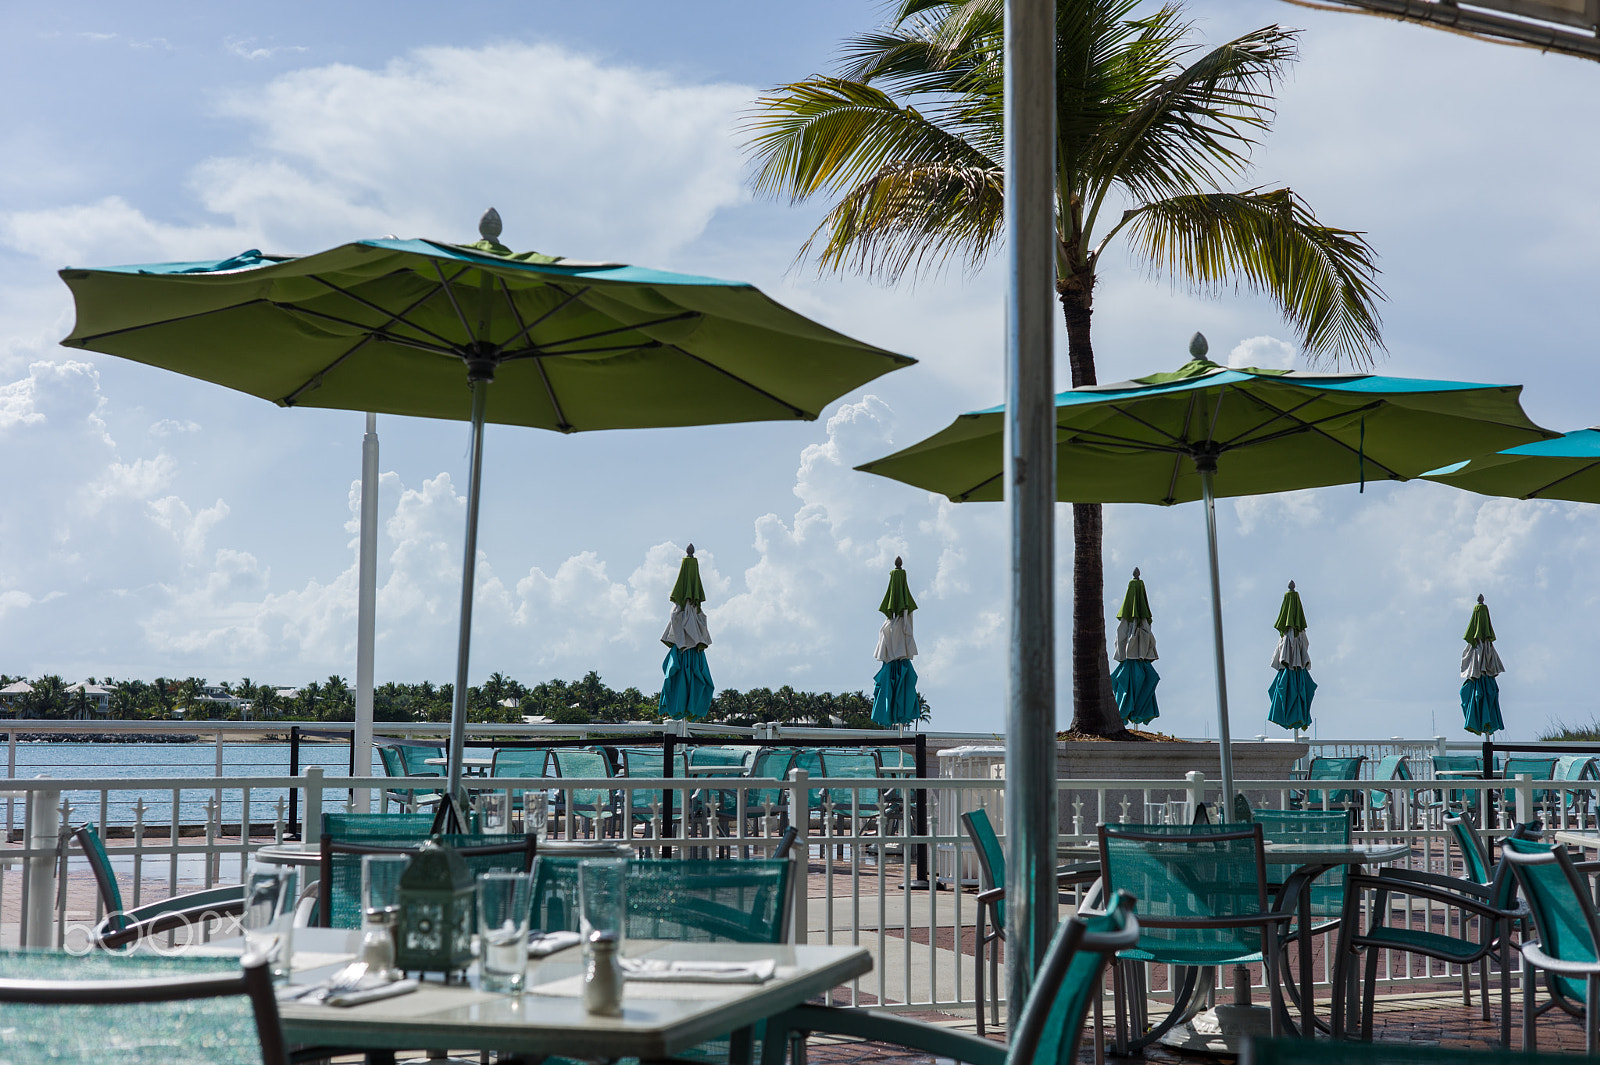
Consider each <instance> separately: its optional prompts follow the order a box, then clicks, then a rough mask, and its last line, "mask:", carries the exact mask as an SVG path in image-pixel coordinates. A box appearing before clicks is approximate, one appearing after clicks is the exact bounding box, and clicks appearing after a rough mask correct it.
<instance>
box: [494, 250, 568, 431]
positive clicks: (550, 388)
mask: <svg viewBox="0 0 1600 1065" xmlns="http://www.w3.org/2000/svg"><path fill="white" fill-rule="evenodd" d="M498 280H499V282H500V291H501V292H503V293H505V297H506V304H507V306H509V307H510V308H511V316H512V317H513V318H515V319H516V320H517V325H519V326H521V328H520V329H519V330H518V331H517V332H516V333H515V334H513V336H512V337H511V339H512V340H517V339H520V338H523V337H526V336H527V335H528V331H529V330H531V329H533V328H534V327H536V326H537V325H538V324H539V323H540V322H543V321H545V320H546V319H548V318H549V317H550V316H551V315H552V314H555V313H556V312H557V311H559V310H560V309H561V308H563V307H565V306H566V305H567V304H569V303H571V302H572V301H573V300H575V299H577V298H578V297H579V296H581V295H583V294H584V293H585V292H588V291H589V289H588V287H584V288H580V289H578V291H576V292H572V293H568V294H567V298H566V299H564V300H562V301H561V302H560V303H558V304H556V305H555V306H554V307H552V308H550V309H549V310H548V311H546V312H545V313H544V314H541V315H540V316H539V317H538V318H536V319H535V320H534V321H532V322H529V323H524V322H523V321H522V309H521V308H520V307H518V306H517V301H516V300H514V299H512V298H511V286H509V285H507V284H506V282H505V278H499V279H498ZM551 287H552V288H555V286H554V285H552V286H551ZM556 291H557V292H559V291H561V290H560V289H556ZM533 365H534V368H535V369H537V370H538V371H539V380H540V381H541V382H542V383H543V384H544V392H545V395H546V396H548V397H549V399H550V409H551V411H553V412H554V413H555V416H556V428H557V429H559V430H561V431H562V432H563V433H567V432H571V431H572V429H573V425H572V423H571V422H569V421H567V414H566V411H564V410H562V409H561V401H560V400H559V399H557V398H556V388H555V385H553V384H552V383H551V382H550V375H549V374H548V373H546V372H545V368H544V363H542V362H540V361H539V360H537V359H535V360H534V363H533Z"/></svg>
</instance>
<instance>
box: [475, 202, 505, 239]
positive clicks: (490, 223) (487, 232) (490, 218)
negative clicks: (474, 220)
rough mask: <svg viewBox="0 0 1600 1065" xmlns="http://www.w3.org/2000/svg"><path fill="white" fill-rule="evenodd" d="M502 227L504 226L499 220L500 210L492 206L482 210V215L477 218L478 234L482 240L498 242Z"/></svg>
mask: <svg viewBox="0 0 1600 1065" xmlns="http://www.w3.org/2000/svg"><path fill="white" fill-rule="evenodd" d="M503 229H504V226H503V224H502V223H501V221H500V212H499V211H496V210H495V209H494V208H493V207H491V208H489V209H488V210H487V211H485V212H483V217H482V218H480V219H478V236H480V237H482V238H483V239H484V240H491V241H494V242H496V243H499V241H500V233H501V231H502V230H503Z"/></svg>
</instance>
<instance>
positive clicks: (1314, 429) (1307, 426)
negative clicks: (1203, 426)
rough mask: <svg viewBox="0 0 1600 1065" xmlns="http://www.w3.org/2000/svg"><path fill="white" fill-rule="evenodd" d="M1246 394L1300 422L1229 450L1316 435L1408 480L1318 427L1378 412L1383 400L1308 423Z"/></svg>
mask: <svg viewBox="0 0 1600 1065" xmlns="http://www.w3.org/2000/svg"><path fill="white" fill-rule="evenodd" d="M1245 394H1246V395H1248V396H1250V399H1252V400H1254V401H1255V402H1256V403H1259V404H1260V405H1261V406H1263V407H1266V408H1267V409H1268V410H1270V411H1276V412H1277V413H1278V414H1280V415H1282V416H1283V417H1285V418H1289V419H1291V420H1294V421H1296V422H1298V423H1299V424H1298V425H1297V426H1296V427H1295V428H1292V429H1281V430H1279V431H1278V432H1276V433H1269V434H1268V435H1266V436H1260V437H1256V438H1255V439H1253V440H1249V441H1246V442H1244V443H1240V442H1239V440H1242V439H1243V438H1242V437H1241V438H1236V440H1235V441H1234V443H1232V444H1231V445H1229V450H1234V449H1236V448H1240V447H1253V446H1255V445H1256V444H1265V443H1270V442H1271V441H1273V440H1278V439H1281V438H1283V437H1285V436H1291V435H1293V434H1295V433H1316V434H1317V435H1318V436H1320V437H1322V438H1323V439H1324V440H1326V441H1328V442H1329V443H1331V444H1336V445H1337V446H1339V447H1342V448H1344V449H1345V451H1347V452H1348V453H1350V454H1352V455H1357V454H1360V455H1362V457H1363V458H1364V459H1365V460H1366V461H1367V462H1370V463H1372V464H1373V465H1374V466H1376V467H1377V468H1378V469H1380V470H1382V471H1383V472H1384V473H1386V474H1388V475H1389V477H1390V478H1391V479H1392V480H1397V481H1404V480H1407V478H1406V477H1404V476H1403V475H1402V474H1400V472H1399V471H1397V470H1394V469H1392V468H1391V467H1389V466H1388V465H1387V464H1385V463H1382V462H1379V461H1378V460H1377V459H1375V458H1373V457H1372V456H1371V455H1367V454H1365V453H1364V452H1360V451H1357V450H1356V449H1355V448H1353V447H1351V446H1350V445H1349V444H1347V443H1345V442H1344V441H1343V440H1340V439H1339V438H1338V437H1336V436H1334V435H1332V434H1331V433H1329V432H1327V431H1326V430H1323V429H1320V428H1318V426H1320V425H1321V424H1322V423H1323V422H1330V421H1333V420H1334V419H1336V418H1345V417H1349V416H1350V415H1352V414H1364V413H1366V412H1367V411H1373V410H1378V409H1380V408H1382V407H1383V405H1384V402H1383V400H1381V399H1380V400H1374V401H1373V402H1371V403H1368V404H1366V405H1365V406H1362V407H1356V408H1355V409H1354V410H1345V411H1337V412H1335V413H1333V414H1330V415H1328V416H1327V417H1326V418H1318V419H1317V420H1316V421H1309V422H1308V421H1301V420H1300V419H1298V418H1296V417H1295V415H1294V414H1293V413H1291V412H1289V411H1280V410H1278V408H1277V407H1275V406H1273V405H1272V404H1271V403H1268V402H1267V401H1266V400H1264V399H1262V398H1261V397H1260V396H1257V395H1251V394H1250V393H1248V392H1247V393H1245ZM1304 406H1305V404H1301V407H1304ZM1296 409H1297V410H1298V409H1300V408H1298V407H1297V408H1296Z"/></svg>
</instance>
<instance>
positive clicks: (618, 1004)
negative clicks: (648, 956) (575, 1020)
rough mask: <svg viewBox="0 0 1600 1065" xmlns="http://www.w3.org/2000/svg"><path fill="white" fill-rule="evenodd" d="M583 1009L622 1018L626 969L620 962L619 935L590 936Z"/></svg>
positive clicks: (593, 933)
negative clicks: (623, 968) (623, 977)
mask: <svg viewBox="0 0 1600 1065" xmlns="http://www.w3.org/2000/svg"><path fill="white" fill-rule="evenodd" d="M583 1008H584V1009H585V1010H587V1011H588V1012H590V1013H594V1014H598V1015H600V1016H602V1017H620V1016H622V966H621V965H620V964H618V961H617V934H616V933H615V932H592V933H590V935H589V962H588V968H587V969H586V970H585V971H584V974H583Z"/></svg>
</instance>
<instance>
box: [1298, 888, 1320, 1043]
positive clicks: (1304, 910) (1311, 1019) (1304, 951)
mask: <svg viewBox="0 0 1600 1065" xmlns="http://www.w3.org/2000/svg"><path fill="white" fill-rule="evenodd" d="M1315 879H1316V874H1313V875H1311V876H1308V877H1306V880H1305V884H1304V886H1302V887H1301V889H1300V1035H1301V1036H1302V1037H1304V1038H1306V1039H1314V1038H1316V1034H1317V1005H1316V1000H1315V999H1314V998H1313V997H1312V984H1311V882H1312V881H1313V880H1315Z"/></svg>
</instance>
